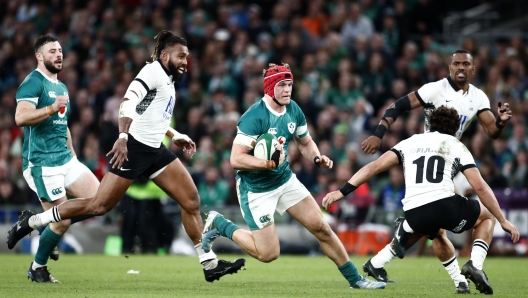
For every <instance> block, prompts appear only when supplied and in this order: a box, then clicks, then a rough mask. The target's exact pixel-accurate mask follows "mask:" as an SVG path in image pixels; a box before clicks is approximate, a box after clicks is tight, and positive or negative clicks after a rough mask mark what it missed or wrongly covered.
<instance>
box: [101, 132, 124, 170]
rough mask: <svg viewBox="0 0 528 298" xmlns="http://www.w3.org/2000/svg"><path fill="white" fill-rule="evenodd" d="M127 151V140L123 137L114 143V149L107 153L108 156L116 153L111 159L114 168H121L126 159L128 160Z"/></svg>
mask: <svg viewBox="0 0 528 298" xmlns="http://www.w3.org/2000/svg"><path fill="white" fill-rule="evenodd" d="M127 153H128V149H127V141H126V140H125V139H123V138H119V139H117V141H116V142H115V143H114V147H113V148H112V150H111V151H110V152H108V153H107V154H106V156H109V155H110V154H114V156H112V159H110V164H111V165H112V169H115V168H118V169H119V168H121V166H122V165H123V163H124V162H125V160H126V161H128V157H127Z"/></svg>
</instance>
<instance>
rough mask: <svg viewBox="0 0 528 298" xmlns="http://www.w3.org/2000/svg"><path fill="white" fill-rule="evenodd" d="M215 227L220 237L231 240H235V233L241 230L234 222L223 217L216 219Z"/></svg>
mask: <svg viewBox="0 0 528 298" xmlns="http://www.w3.org/2000/svg"><path fill="white" fill-rule="evenodd" d="M215 225H216V229H217V230H218V232H220V235H222V236H224V237H227V238H229V239H230V240H233V233H234V232H235V231H236V230H238V229H240V228H239V227H238V226H237V225H235V224H234V223H233V222H232V221H230V220H229V219H226V218H224V217H223V216H219V217H217V218H216V219H215Z"/></svg>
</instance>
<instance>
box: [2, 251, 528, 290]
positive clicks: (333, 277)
mask: <svg viewBox="0 0 528 298" xmlns="http://www.w3.org/2000/svg"><path fill="white" fill-rule="evenodd" d="M223 257H224V258H225V259H228V260H231V259H234V258H235V256H232V255H227V256H223ZM246 259H247V260H248V261H247V262H246V270H243V271H239V273H238V274H236V275H232V276H231V275H229V276H226V277H223V278H222V279H221V280H220V281H215V282H214V283H207V282H206V281H205V280H204V277H203V273H202V269H201V267H200V265H199V264H198V260H197V258H195V257H181V256H159V257H158V256H138V255H131V256H130V257H129V258H126V257H124V256H122V257H105V256H100V255H86V256H77V255H61V257H60V260H59V261H58V262H53V261H50V262H51V263H50V264H49V267H50V269H51V272H52V274H53V275H54V276H55V277H56V278H57V279H59V280H60V281H61V282H62V284H37V283H31V282H30V281H29V280H27V279H26V272H27V269H28V267H29V264H30V262H31V261H32V258H31V256H28V255H0V268H1V269H2V270H1V273H0V297H17V298H26V297H39V298H40V297H214V298H217V297H251V298H254V297H274V298H275V297H303V298H304V297H350V296H352V295H353V296H355V297H445V296H453V295H454V294H453V291H454V285H453V283H452V281H451V279H450V278H449V276H448V275H447V272H446V271H445V269H444V268H443V267H442V265H441V264H440V263H439V262H438V261H437V260H436V259H434V258H425V257H424V258H406V259H404V260H394V261H393V262H391V263H390V264H389V265H388V266H387V267H386V269H387V270H388V272H389V276H391V277H392V278H394V279H395V280H397V283H394V284H389V285H388V287H387V288H386V289H385V290H353V289H349V288H348V284H347V282H346V281H345V280H344V278H343V277H342V276H341V275H340V273H339V271H338V270H337V268H336V267H335V266H334V264H333V263H332V262H331V261H330V260H328V259H327V258H325V257H322V256H318V257H292V256H281V257H280V258H279V259H278V260H276V261H275V262H273V263H270V264H263V263H260V262H258V261H256V260H253V259H250V258H248V257H246ZM366 260H367V258H359V257H353V258H352V261H353V262H354V263H355V264H356V266H358V267H359V268H360V267H361V265H362V264H363V263H364V262H365V261H366ZM466 261H467V259H460V260H459V264H460V265H461V266H462V265H463V264H464V263H465V262H466ZM130 269H134V270H140V271H141V273H140V274H138V275H130V274H126V272H127V271H128V270H130ZM485 269H486V273H487V275H488V277H489V279H490V283H491V285H492V286H493V288H494V291H495V296H496V297H523V296H524V295H525V294H526V290H527V289H528V285H527V282H526V281H527V278H526V276H527V274H526V273H527V271H528V259H526V258H522V259H521V258H489V259H487V260H486V263H485ZM360 270H361V268H360ZM360 272H362V270H361V271H360ZM471 292H472V295H473V294H476V293H478V291H477V290H476V289H475V287H474V286H473V285H471ZM477 295H482V294H480V293H478V294H477Z"/></svg>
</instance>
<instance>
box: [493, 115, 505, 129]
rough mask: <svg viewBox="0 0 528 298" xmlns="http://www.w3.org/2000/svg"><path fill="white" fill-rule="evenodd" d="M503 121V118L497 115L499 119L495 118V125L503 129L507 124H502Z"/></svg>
mask: <svg viewBox="0 0 528 298" xmlns="http://www.w3.org/2000/svg"><path fill="white" fill-rule="evenodd" d="M501 121H502V119H501V118H500V117H497V120H495V126H497V128H498V129H503V128H504V126H506V124H504V125H501V124H500V123H501Z"/></svg>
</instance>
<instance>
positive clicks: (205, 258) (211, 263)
mask: <svg viewBox="0 0 528 298" xmlns="http://www.w3.org/2000/svg"><path fill="white" fill-rule="evenodd" d="M194 248H195V249H196V252H197V253H198V258H200V263H201V264H202V266H203V268H204V269H205V270H211V269H215V268H216V266H217V265H218V259H217V258H216V254H215V253H214V252H213V251H212V250H211V251H210V252H207V253H206V252H205V251H204V250H203V248H202V243H201V242H200V243H198V244H196V245H195V246H194Z"/></svg>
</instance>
